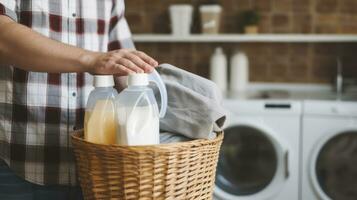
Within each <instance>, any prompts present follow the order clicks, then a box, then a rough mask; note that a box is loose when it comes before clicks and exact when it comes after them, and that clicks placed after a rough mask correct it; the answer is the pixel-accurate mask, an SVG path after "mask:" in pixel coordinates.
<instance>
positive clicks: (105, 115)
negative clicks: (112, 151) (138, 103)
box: [84, 75, 118, 145]
mask: <svg viewBox="0 0 357 200" xmlns="http://www.w3.org/2000/svg"><path fill="white" fill-rule="evenodd" d="M113 86H114V78H113V76H112V75H95V76H94V87H95V88H94V90H93V91H92V92H91V93H90V94H89V98H88V102H87V106H86V112H85V116H84V139H85V140H87V141H89V142H93V143H98V144H107V145H109V144H116V125H115V107H114V100H115V98H116V96H117V95H118V93H117V91H116V90H115V89H114V88H113Z"/></svg>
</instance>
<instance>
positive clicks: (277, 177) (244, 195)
mask: <svg viewBox="0 0 357 200" xmlns="http://www.w3.org/2000/svg"><path fill="white" fill-rule="evenodd" d="M223 105H224V106H225V108H226V109H227V110H228V113H229V114H228V117H227V119H228V121H227V124H228V125H227V127H226V128H225V138H224V141H223V144H222V147H221V151H220V157H219V161H218V166H217V172H216V181H215V189H214V199H218V200H287V199H288V200H298V194H299V193H298V192H299V190H298V189H299V188H298V185H299V184H298V181H299V180H298V177H299V169H298V167H299V164H298V162H299V144H300V125H301V111H302V105H301V102H300V101H290V100H259V99H257V100H234V99H227V100H225V101H224V103H223Z"/></svg>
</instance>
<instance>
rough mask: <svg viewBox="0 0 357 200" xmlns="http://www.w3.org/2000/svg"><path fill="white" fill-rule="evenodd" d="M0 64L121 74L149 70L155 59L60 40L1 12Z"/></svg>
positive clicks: (125, 51)
mask: <svg viewBox="0 0 357 200" xmlns="http://www.w3.org/2000/svg"><path fill="white" fill-rule="evenodd" d="M0 27H1V31H0V64H6V65H15V66H16V67H19V68H21V69H23V70H28V71H37V72H49V73H66V72H89V73H92V74H113V75H117V76H124V75H128V74H130V73H138V72H139V73H140V72H146V73H149V72H151V71H152V70H153V69H154V67H156V66H157V65H158V63H157V62H156V61H155V60H154V59H152V58H151V57H149V56H148V55H146V54H145V53H143V52H140V51H134V50H128V49H121V50H116V51H111V52H108V53H99V52H93V51H87V50H85V49H81V48H78V47H75V46H71V45H67V44H63V43H61V42H58V41H55V40H51V39H49V38H46V37H44V36H43V35H40V34H38V33H37V32H35V31H33V30H31V29H29V28H28V27H25V26H23V25H21V24H18V23H16V22H14V21H12V20H11V19H10V18H8V17H7V16H0Z"/></svg>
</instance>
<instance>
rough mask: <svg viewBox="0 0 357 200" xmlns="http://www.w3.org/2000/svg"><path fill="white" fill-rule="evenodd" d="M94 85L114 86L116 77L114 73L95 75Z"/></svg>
mask: <svg viewBox="0 0 357 200" xmlns="http://www.w3.org/2000/svg"><path fill="white" fill-rule="evenodd" d="M93 85H94V87H113V86H114V78H113V76H112V75H94V82H93Z"/></svg>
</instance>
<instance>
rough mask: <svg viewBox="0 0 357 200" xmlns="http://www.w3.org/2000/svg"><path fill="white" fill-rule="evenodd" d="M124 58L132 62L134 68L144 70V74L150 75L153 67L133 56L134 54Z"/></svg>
mask: <svg viewBox="0 0 357 200" xmlns="http://www.w3.org/2000/svg"><path fill="white" fill-rule="evenodd" d="M125 58H127V59H128V60H130V61H131V62H133V63H134V64H135V65H136V66H138V67H140V68H141V69H143V70H144V72H145V73H151V72H152V71H153V70H154V66H152V65H150V64H148V63H146V62H145V61H144V60H143V59H142V58H140V57H139V56H137V55H135V54H134V53H128V54H126V55H125Z"/></svg>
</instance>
